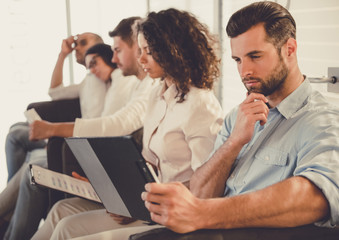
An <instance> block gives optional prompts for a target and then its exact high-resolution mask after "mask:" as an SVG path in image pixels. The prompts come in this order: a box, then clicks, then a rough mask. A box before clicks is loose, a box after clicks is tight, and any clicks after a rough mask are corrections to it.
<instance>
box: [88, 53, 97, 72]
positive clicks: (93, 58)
mask: <svg viewBox="0 0 339 240" xmlns="http://www.w3.org/2000/svg"><path fill="white" fill-rule="evenodd" d="M97 57H99V55H96V56H94V57H92V59H91V61H90V62H89V64H88V69H91V68H94V67H95V66H96V65H97V60H96V59H97Z"/></svg>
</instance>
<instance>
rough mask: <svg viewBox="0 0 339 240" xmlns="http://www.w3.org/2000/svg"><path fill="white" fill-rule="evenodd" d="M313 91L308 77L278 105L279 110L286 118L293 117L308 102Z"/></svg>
mask: <svg viewBox="0 0 339 240" xmlns="http://www.w3.org/2000/svg"><path fill="white" fill-rule="evenodd" d="M311 92H312V87H311V84H310V82H309V80H308V79H307V78H305V80H304V81H303V82H302V83H301V84H300V86H299V87H298V88H297V89H295V90H294V91H293V92H292V93H291V94H290V95H288V96H287V97H286V98H285V99H284V100H282V101H281V103H279V105H278V106H277V109H278V111H279V112H280V113H281V114H282V115H283V116H284V117H285V118H286V119H288V118H291V117H292V116H293V115H294V114H295V113H297V112H298V111H299V110H300V109H301V108H302V107H303V106H304V105H305V103H306V100H307V99H308V97H309V96H310V94H311Z"/></svg>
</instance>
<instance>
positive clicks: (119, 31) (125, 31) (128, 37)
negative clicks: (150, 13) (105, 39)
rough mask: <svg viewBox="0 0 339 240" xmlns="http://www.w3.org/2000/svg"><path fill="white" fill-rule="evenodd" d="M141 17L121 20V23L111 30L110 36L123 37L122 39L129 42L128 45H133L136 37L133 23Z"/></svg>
mask: <svg viewBox="0 0 339 240" xmlns="http://www.w3.org/2000/svg"><path fill="white" fill-rule="evenodd" d="M140 19H141V18H140V17H129V18H125V19H123V20H121V21H120V23H119V24H118V25H117V26H116V27H115V28H114V30H113V31H111V32H109V33H108V34H109V36H110V37H117V36H118V37H121V39H122V40H123V41H124V42H126V43H127V44H128V46H130V47H131V46H132V45H133V44H134V42H135V41H136V39H135V34H134V33H135V32H134V29H133V25H134V24H135V22H136V21H137V20H140Z"/></svg>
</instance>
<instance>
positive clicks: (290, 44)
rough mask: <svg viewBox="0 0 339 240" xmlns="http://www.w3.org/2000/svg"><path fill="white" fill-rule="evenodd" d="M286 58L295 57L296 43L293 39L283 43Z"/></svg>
mask: <svg viewBox="0 0 339 240" xmlns="http://www.w3.org/2000/svg"><path fill="white" fill-rule="evenodd" d="M285 46H286V51H287V57H291V56H296V55H297V41H296V40H295V39H294V38H289V39H288V40H287V42H286V43H285Z"/></svg>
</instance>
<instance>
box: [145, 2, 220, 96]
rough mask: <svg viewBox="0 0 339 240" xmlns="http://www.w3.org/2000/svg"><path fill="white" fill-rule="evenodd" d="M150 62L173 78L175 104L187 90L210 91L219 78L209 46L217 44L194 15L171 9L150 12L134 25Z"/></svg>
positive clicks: (214, 58) (216, 63)
mask: <svg viewBox="0 0 339 240" xmlns="http://www.w3.org/2000/svg"><path fill="white" fill-rule="evenodd" d="M138 32H140V33H142V34H143V35H144V37H145V39H146V41H147V43H148V47H149V49H150V52H151V54H152V57H153V58H154V60H155V61H156V62H157V63H158V64H159V65H160V66H161V67H162V68H163V69H164V71H165V74H166V75H167V76H170V77H172V78H173V81H174V83H175V85H176V87H177V89H178V92H179V93H178V97H179V101H178V102H183V101H184V98H185V95H186V94H187V93H188V92H189V86H190V85H193V86H195V87H197V88H203V89H212V88H213V82H214V80H215V79H216V78H218V77H219V63H220V59H218V57H217V56H216V53H215V50H214V49H213V47H212V46H213V45H214V44H215V43H217V40H216V39H215V38H214V37H213V36H212V35H211V34H210V33H209V30H208V28H207V26H206V25H204V24H202V23H200V22H199V21H198V20H197V19H196V17H195V16H194V15H192V14H191V13H189V12H186V11H179V10H177V9H174V8H170V9H167V10H163V11H160V12H158V13H155V12H151V13H149V14H148V16H147V18H146V19H145V20H143V21H141V22H140V23H139V24H138Z"/></svg>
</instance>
